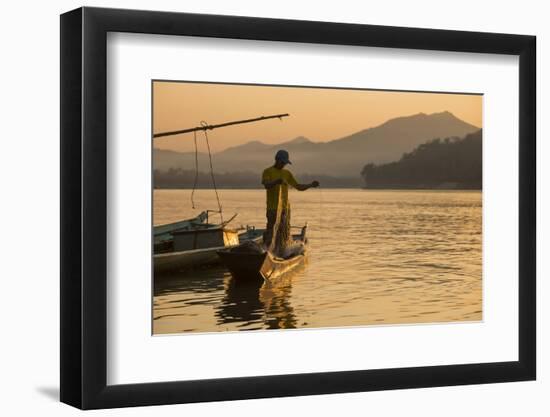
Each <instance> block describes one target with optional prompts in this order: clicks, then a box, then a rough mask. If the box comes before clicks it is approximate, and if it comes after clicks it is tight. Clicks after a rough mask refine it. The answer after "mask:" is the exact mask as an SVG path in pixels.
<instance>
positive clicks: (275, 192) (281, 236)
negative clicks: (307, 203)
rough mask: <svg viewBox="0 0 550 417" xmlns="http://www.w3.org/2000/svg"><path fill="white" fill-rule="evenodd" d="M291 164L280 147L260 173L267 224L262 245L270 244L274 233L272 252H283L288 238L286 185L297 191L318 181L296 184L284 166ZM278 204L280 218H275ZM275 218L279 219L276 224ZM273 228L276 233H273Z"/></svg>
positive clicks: (278, 253) (316, 185)
mask: <svg viewBox="0 0 550 417" xmlns="http://www.w3.org/2000/svg"><path fill="white" fill-rule="evenodd" d="M288 164H292V163H291V162H290V160H289V155H288V152H287V151H285V150H283V149H281V150H279V151H277V153H276V154H275V164H274V165H273V166H270V167H269V168H266V169H265V170H264V172H263V174H262V184H263V186H264V187H265V189H266V218H267V226H266V231H265V233H264V245H265V247H266V248H269V247H270V246H271V243H272V242H271V241H272V239H273V235H274V234H275V236H276V237H275V242H274V243H275V245H274V247H275V249H274V253H275V254H276V255H277V256H281V255H282V254H283V251H284V249H285V248H286V246H287V245H288V242H289V240H290V203H289V201H288V186H289V185H290V186H292V187H293V188H295V189H296V190H298V191H305V190H308V189H310V188H315V187H318V186H319V181H313V182H311V183H310V184H298V181H296V179H295V178H294V176H293V175H292V173H291V172H290V171H289V170H288V169H285V166H286V165H288ZM279 205H280V211H281V212H280V218H279V219H277V210H278V209H279ZM277 220H279V222H278V224H276V223H277ZM275 228H276V229H277V230H276V233H275Z"/></svg>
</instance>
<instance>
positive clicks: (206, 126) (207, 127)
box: [153, 113, 289, 139]
mask: <svg viewBox="0 0 550 417" xmlns="http://www.w3.org/2000/svg"><path fill="white" fill-rule="evenodd" d="M288 116H289V114H288V113H284V114H274V115H272V116H261V117H256V118H254V119H245V120H236V121H233V122H225V123H220V124H217V125H209V124H206V123H204V124H201V126H197V127H192V128H190V129H183V130H174V131H171V132H161V133H155V134H153V138H155V139H156V138H162V137H165V136H174V135H181V134H183V133H190V132H196V131H199V130H204V131H206V130H212V129H217V128H219V127H226V126H233V125H239V124H244V123H252V122H259V121H261V120H268V119H282V118H283V117H288Z"/></svg>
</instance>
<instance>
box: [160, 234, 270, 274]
mask: <svg viewBox="0 0 550 417" xmlns="http://www.w3.org/2000/svg"><path fill="white" fill-rule="evenodd" d="M262 233H263V230H259V229H255V230H251V231H248V232H246V233H243V234H242V235H240V236H239V241H240V242H241V243H242V242H245V241H254V242H256V243H261V241H262ZM235 246H237V245H234V246H217V247H211V248H202V249H193V250H184V251H174V252H167V253H159V254H155V255H154V256H153V264H154V271H155V274H166V273H168V272H174V271H179V270H184V269H192V268H196V267H204V266H207V265H215V264H219V263H220V258H219V256H218V255H217V252H218V251H219V250H221V249H225V248H230V247H235Z"/></svg>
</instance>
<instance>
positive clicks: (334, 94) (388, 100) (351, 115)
mask: <svg viewBox="0 0 550 417" xmlns="http://www.w3.org/2000/svg"><path fill="white" fill-rule="evenodd" d="M441 111H450V112H451V113H453V114H454V115H455V116H456V117H458V118H459V119H462V120H464V121H466V122H468V123H471V124H473V125H475V126H478V127H481V126H482V96H481V95H467V94H436V93H411V92H394V91H372V90H346V89H327V88H302V87H299V88H296V87H271V86H257V85H236V84H207V83H186V82H165V81H155V82H154V83H153V131H154V133H159V132H164V131H171V130H180V129H187V128H190V127H195V126H199V125H200V122H201V121H202V120H204V121H206V122H207V123H208V124H218V123H223V122H228V121H233V120H241V119H249V118H254V117H259V116H267V115H271V114H278V113H289V114H290V117H287V118H284V119H283V121H279V120H278V119H273V120H267V121H260V122H256V123H250V124H244V125H237V126H230V127H224V128H220V129H216V130H212V131H210V132H209V138H210V146H211V148H212V151H213V152H218V151H221V150H223V149H226V148H229V147H231V146H236V145H240V144H243V143H246V142H249V141H252V140H260V141H262V142H265V143H271V144H276V143H280V142H286V141H288V140H291V139H294V138H295V137H297V136H305V137H307V138H309V139H310V140H313V141H315V142H325V141H329V140H334V139H338V138H341V137H344V136H347V135H350V134H352V133H355V132H357V131H360V130H363V129H367V128H369V127H375V126H378V125H380V124H382V123H384V122H385V121H387V120H389V119H392V118H394V117H401V116H410V115H413V114H417V113H421V112H422V113H427V114H430V113H437V112H441ZM198 134H199V135H200V136H199V137H201V142H200V143H202V142H204V139H203V138H202V133H200V132H199V133H198ZM153 145H154V147H156V148H160V149H171V150H176V151H182V152H188V151H192V150H193V149H194V147H193V134H192V133H187V134H184V135H178V136H172V137H164V138H158V139H154V144H153ZM202 145H203V144H202ZM202 145H199V148H200V151H204V149H202V148H203V147H204V146H202Z"/></svg>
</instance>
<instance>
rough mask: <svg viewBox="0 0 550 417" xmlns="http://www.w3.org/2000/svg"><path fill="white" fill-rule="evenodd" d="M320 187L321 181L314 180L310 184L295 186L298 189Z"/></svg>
mask: <svg viewBox="0 0 550 417" xmlns="http://www.w3.org/2000/svg"><path fill="white" fill-rule="evenodd" d="M317 187H319V181H313V182H311V183H309V184H296V185H295V186H294V188H296V189H297V190H298V191H305V190H309V189H310V188H317Z"/></svg>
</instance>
